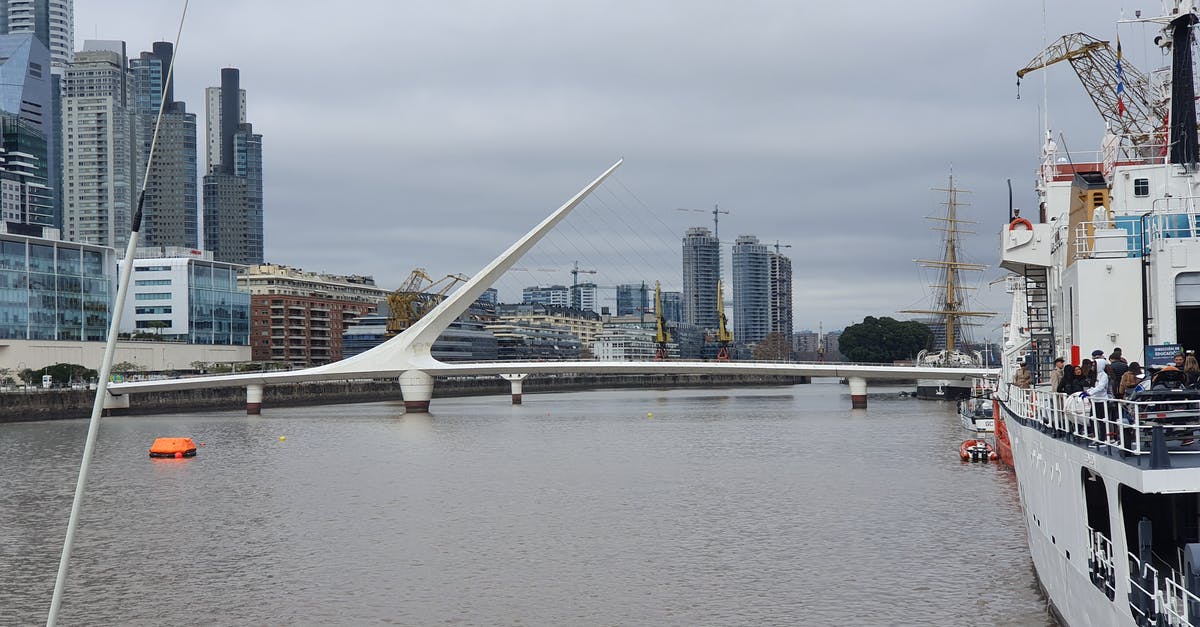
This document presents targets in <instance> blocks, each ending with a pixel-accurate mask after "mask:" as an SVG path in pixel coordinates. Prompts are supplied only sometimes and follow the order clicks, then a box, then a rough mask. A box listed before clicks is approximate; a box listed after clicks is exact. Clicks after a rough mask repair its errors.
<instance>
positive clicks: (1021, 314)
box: [995, 0, 1200, 627]
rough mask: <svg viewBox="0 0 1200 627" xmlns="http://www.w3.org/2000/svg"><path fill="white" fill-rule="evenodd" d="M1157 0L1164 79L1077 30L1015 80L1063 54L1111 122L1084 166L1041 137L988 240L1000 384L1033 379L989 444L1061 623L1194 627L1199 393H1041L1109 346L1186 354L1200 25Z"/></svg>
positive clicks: (1199, 189) (1194, 229)
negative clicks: (1023, 181) (1038, 162)
mask: <svg viewBox="0 0 1200 627" xmlns="http://www.w3.org/2000/svg"><path fill="white" fill-rule="evenodd" d="M1168 5H1169V6H1168V10H1167V11H1166V13H1167V15H1166V16H1165V17H1161V18H1148V19H1142V18H1141V17H1140V15H1139V18H1138V20H1137V21H1139V22H1149V23H1151V26H1152V27H1153V28H1154V29H1155V30H1156V31H1157V29H1159V28H1161V31H1158V34H1157V37H1156V38H1155V43H1157V44H1158V46H1159V47H1161V48H1162V51H1163V52H1164V53H1165V55H1166V56H1165V58H1169V59H1171V61H1172V68H1171V69H1170V70H1169V71H1164V72H1156V73H1154V74H1150V75H1146V74H1142V73H1139V72H1137V71H1136V70H1134V69H1133V68H1132V67H1131V66H1130V65H1129V64H1128V63H1127V62H1125V61H1126V60H1125V59H1123V58H1122V57H1121V56H1120V52H1119V44H1117V45H1109V44H1108V43H1107V42H1102V41H1099V40H1096V39H1093V38H1091V37H1088V36H1087V35H1083V34H1082V33H1076V34H1074V35H1068V36H1066V37H1063V38H1062V39H1060V40H1059V41H1057V42H1055V43H1054V44H1053V45H1051V46H1050V47H1049V48H1047V49H1046V50H1045V51H1044V52H1043V53H1041V54H1040V55H1038V57H1036V58H1034V60H1033V61H1032V62H1031V63H1030V65H1029V67H1027V68H1026V69H1025V70H1023V72H1027V71H1032V70H1035V69H1039V68H1043V67H1045V66H1047V65H1050V64H1053V63H1055V62H1058V61H1063V60H1066V61H1070V63H1071V65H1072V66H1073V67H1074V69H1075V71H1076V72H1078V73H1079V74H1080V78H1081V79H1084V80H1083V83H1084V84H1085V85H1087V87H1088V89H1089V95H1090V96H1091V97H1092V99H1093V100H1094V101H1095V103H1096V105H1097V107H1098V109H1099V110H1100V112H1101V114H1102V116H1103V117H1104V118H1105V120H1106V121H1107V122H1108V125H1109V128H1110V129H1111V130H1110V134H1109V136H1108V137H1106V139H1105V141H1104V142H1103V144H1102V146H1103V148H1102V151H1101V152H1100V153H1099V154H1098V155H1096V156H1095V157H1093V158H1091V159H1088V158H1085V157H1083V156H1082V155H1079V154H1078V153H1072V154H1071V155H1070V157H1071V158H1070V159H1069V160H1068V159H1060V157H1064V156H1065V155H1063V154H1061V153H1059V152H1058V150H1057V147H1056V146H1055V144H1054V142H1053V141H1051V139H1050V137H1051V136H1050V135H1049V134H1047V140H1046V145H1045V147H1044V148H1043V155H1042V156H1043V161H1042V166H1041V169H1040V173H1039V179H1040V182H1039V185H1038V194H1039V200H1040V203H1041V204H1040V207H1039V209H1040V211H1035V212H1033V213H1032V215H1026V216H1021V215H1019V214H1018V215H1014V216H1010V221H1009V223H1008V224H1006V225H1005V226H1004V229H1003V232H1002V233H1001V236H1000V245H1001V255H1000V258H1001V264H1000V265H1001V266H1002V267H1003V268H1005V269H1007V270H1009V271H1010V272H1012V273H1013V275H1012V276H1010V277H1009V287H1010V290H1009V291H1010V292H1011V293H1012V295H1013V306H1012V318H1011V320H1010V321H1009V323H1008V325H1007V326H1006V332H1005V335H1006V336H1005V347H1004V355H1003V375H1002V376H1003V379H1002V381H1003V382H1008V381H1011V380H1012V376H1013V374H1014V372H1015V371H1016V368H1017V366H1016V364H1017V362H1018V360H1019V359H1023V360H1025V362H1026V363H1028V364H1030V365H1031V368H1030V369H1031V371H1032V373H1033V385H1032V387H1031V388H1029V389H1020V388H1017V387H1015V386H1012V385H1008V384H1007V383H1001V385H1000V386H999V390H998V391H997V393H996V394H995V398H996V412H995V413H996V416H997V417H998V418H1001V420H998V421H997V424H996V430H997V448H998V449H999V453H1000V455H1001V459H1002V460H1004V461H1008V462H1009V463H1011V464H1012V465H1013V466H1014V468H1015V470H1016V475H1017V480H1018V485H1019V492H1020V496H1021V503H1022V509H1023V510H1024V513H1025V517H1026V522H1027V526H1028V534H1029V547H1030V552H1031V554H1032V557H1033V563H1034V566H1035V568H1036V571H1037V576H1038V579H1039V581H1040V583H1041V585H1042V587H1043V588H1044V589H1045V591H1046V594H1047V596H1048V598H1049V600H1050V602H1051V604H1052V606H1053V609H1054V612H1055V613H1056V614H1057V616H1058V617H1059V619H1060V621H1061V622H1062V623H1063V624H1064V625H1069V626H1072V627H1078V626H1093V625H1095V626H1104V625H1196V624H1200V596H1198V594H1200V445H1198V444H1197V441H1198V440H1200V390H1197V389H1193V388H1189V387H1187V386H1186V385H1184V384H1182V383H1180V382H1179V381H1178V379H1175V380H1173V381H1172V383H1170V384H1160V385H1155V386H1154V387H1153V389H1151V390H1149V391H1148V392H1139V393H1137V394H1135V396H1134V399H1135V400H1111V401H1107V402H1105V401H1097V400H1095V399H1092V398H1089V399H1084V400H1078V399H1077V398H1070V397H1067V396H1065V395H1064V394H1060V393H1057V392H1055V391H1054V390H1051V389H1050V387H1049V384H1048V382H1049V374H1050V370H1051V367H1052V363H1053V360H1054V358H1055V357H1059V356H1061V357H1065V358H1066V359H1067V361H1068V362H1074V363H1079V361H1080V360H1081V359H1082V358H1085V357H1088V356H1090V355H1091V354H1092V353H1093V351H1094V350H1097V349H1099V350H1101V351H1103V352H1104V354H1105V355H1106V356H1107V355H1109V354H1110V353H1111V352H1112V351H1113V349H1114V348H1117V347H1120V348H1122V349H1123V352H1124V355H1125V356H1126V358H1127V360H1128V361H1130V362H1141V363H1142V364H1145V365H1149V366H1157V365H1162V364H1165V363H1169V362H1170V361H1171V360H1172V358H1173V357H1174V356H1175V355H1176V354H1178V353H1180V352H1181V351H1183V350H1187V349H1200V170H1198V162H1200V150H1198V148H1197V132H1196V100H1195V90H1194V87H1193V84H1194V81H1193V63H1192V50H1193V41H1194V39H1193V30H1194V25H1195V24H1196V23H1197V21H1198V19H1197V15H1196V8H1195V6H1194V2H1193V1H1186V2H1185V1H1178V0H1177V1H1175V2H1169V3H1168ZM1136 28H1137V29H1139V32H1140V30H1141V29H1142V28H1144V26H1143V25H1142V24H1138V25H1137V26H1136ZM1154 52H1157V51H1154ZM1164 120H1169V121H1170V123H1169V124H1167V123H1164ZM1164 379H1165V377H1164ZM1162 380H1163V379H1158V381H1160V382H1161V381H1162Z"/></svg>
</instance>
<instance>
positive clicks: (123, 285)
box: [46, 0, 188, 627]
mask: <svg viewBox="0 0 1200 627" xmlns="http://www.w3.org/2000/svg"><path fill="white" fill-rule="evenodd" d="M187 7H188V0H184V1H183V12H182V14H180V16H179V30H178V31H176V33H175V48H174V50H175V53H174V54H172V55H171V62H170V63H169V64H168V65H167V76H166V78H165V79H164V80H163V83H164V85H166V84H170V82H171V72H172V71H173V70H174V69H175V59H177V58H179V54H178V52H179V39H180V36H181V35H182V34H183V20H184V18H185V17H186V16H187ZM166 107H167V90H166V89H163V90H162V100H161V101H160V102H159V103H158V117H157V119H156V120H155V121H154V135H153V136H152V137H151V139H150V154H149V155H148V156H147V158H146V174H145V176H144V177H143V178H142V189H141V191H140V192H139V193H138V203H137V210H136V211H134V213H133V219H132V220H131V221H130V228H129V243H128V244H127V245H126V247H125V259H123V260H122V262H121V273H120V274H119V275H118V276H117V299H116V301H114V302H113V309H112V321H111V322H110V323H109V325H108V338H107V342H106V343H105V345H104V358H103V360H102V361H101V363H100V375H99V377H100V380H99V384H98V385H97V386H96V399H95V401H94V402H93V403H92V417H91V420H90V421H88V431H87V440H86V442H85V444H84V445H83V459H82V460H81V461H80V463H79V478H78V479H77V480H76V482H75V498H74V500H72V501H71V517H70V518H69V519H68V520H67V534H66V536H65V537H64V538H63V549H62V557H61V558H60V559H59V562H58V576H57V577H56V578H55V580H54V595H53V596H52V597H51V598H50V612H49V614H47V616H46V627H54V625H56V624H57V623H58V610H59V607H60V606H61V605H62V594H63V588H64V587H65V586H66V582H67V566H68V565H69V564H70V562H71V546H72V545H73V544H74V542H75V529H76V527H78V526H79V510H80V505H81V504H82V503H83V492H84V489H85V488H86V486H87V477H88V469H89V467H90V466H91V461H92V455H93V453H94V452H95V449H96V436H97V435H98V434H99V431H100V414H101V413H102V412H103V411H104V400H105V398H106V397H107V395H108V377H109V374H110V372H111V370H112V362H113V354H114V353H115V352H116V350H117V333H118V331H119V329H120V325H121V310H122V309H123V308H124V307H125V294H126V293H127V292H128V291H129V284H130V282H131V278H132V277H133V256H134V255H133V254H134V251H135V250H136V249H137V240H138V231H139V230H141V228H142V205H143V203H144V201H145V199H146V186H147V185H148V184H149V182H150V168H151V166H152V165H153V164H154V149H155V147H156V145H157V143H158V131H159V128H160V127H161V126H162V119H163V111H164V110H166Z"/></svg>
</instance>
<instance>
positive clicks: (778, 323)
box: [768, 253, 793, 345]
mask: <svg viewBox="0 0 1200 627" xmlns="http://www.w3.org/2000/svg"><path fill="white" fill-rule="evenodd" d="M770 263H771V302H770V305H771V310H770V317H771V320H770V327H769V329H768V331H769V332H771V333H779V334H780V335H782V336H783V337H784V338H786V340H787V342H788V344H789V345H790V344H791V341H792V325H793V320H792V260H791V259H789V258H788V257H786V256H784V255H781V254H779V253H771V257H770Z"/></svg>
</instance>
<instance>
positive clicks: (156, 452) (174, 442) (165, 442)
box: [150, 438, 196, 458]
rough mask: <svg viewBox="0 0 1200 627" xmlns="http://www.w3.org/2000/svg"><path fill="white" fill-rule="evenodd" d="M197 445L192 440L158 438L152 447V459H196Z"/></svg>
mask: <svg viewBox="0 0 1200 627" xmlns="http://www.w3.org/2000/svg"><path fill="white" fill-rule="evenodd" d="M195 456H196V443H195V442H193V441H192V439H191V438H157V439H155V440H154V444H153V445H151V446H150V457H174V458H182V457H195Z"/></svg>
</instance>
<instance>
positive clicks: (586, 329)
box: [496, 303, 602, 349]
mask: <svg viewBox="0 0 1200 627" xmlns="http://www.w3.org/2000/svg"><path fill="white" fill-rule="evenodd" d="M496 318H497V319H498V321H499V322H501V323H525V324H528V325H532V326H533V327H537V328H543V327H545V328H553V329H561V330H563V331H566V332H567V333H570V334H571V335H573V336H574V337H575V338H576V339H578V340H579V342H580V343H581V345H582V347H583V348H584V349H588V348H590V347H591V345H592V338H594V337H596V334H597V333H599V332H600V328H601V326H602V323H601V322H600V315H599V314H597V313H596V312H594V311H584V310H582V309H575V308H573V307H558V306H554V305H542V304H533V303H522V304H519V305H506V304H500V305H497V306H496Z"/></svg>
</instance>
